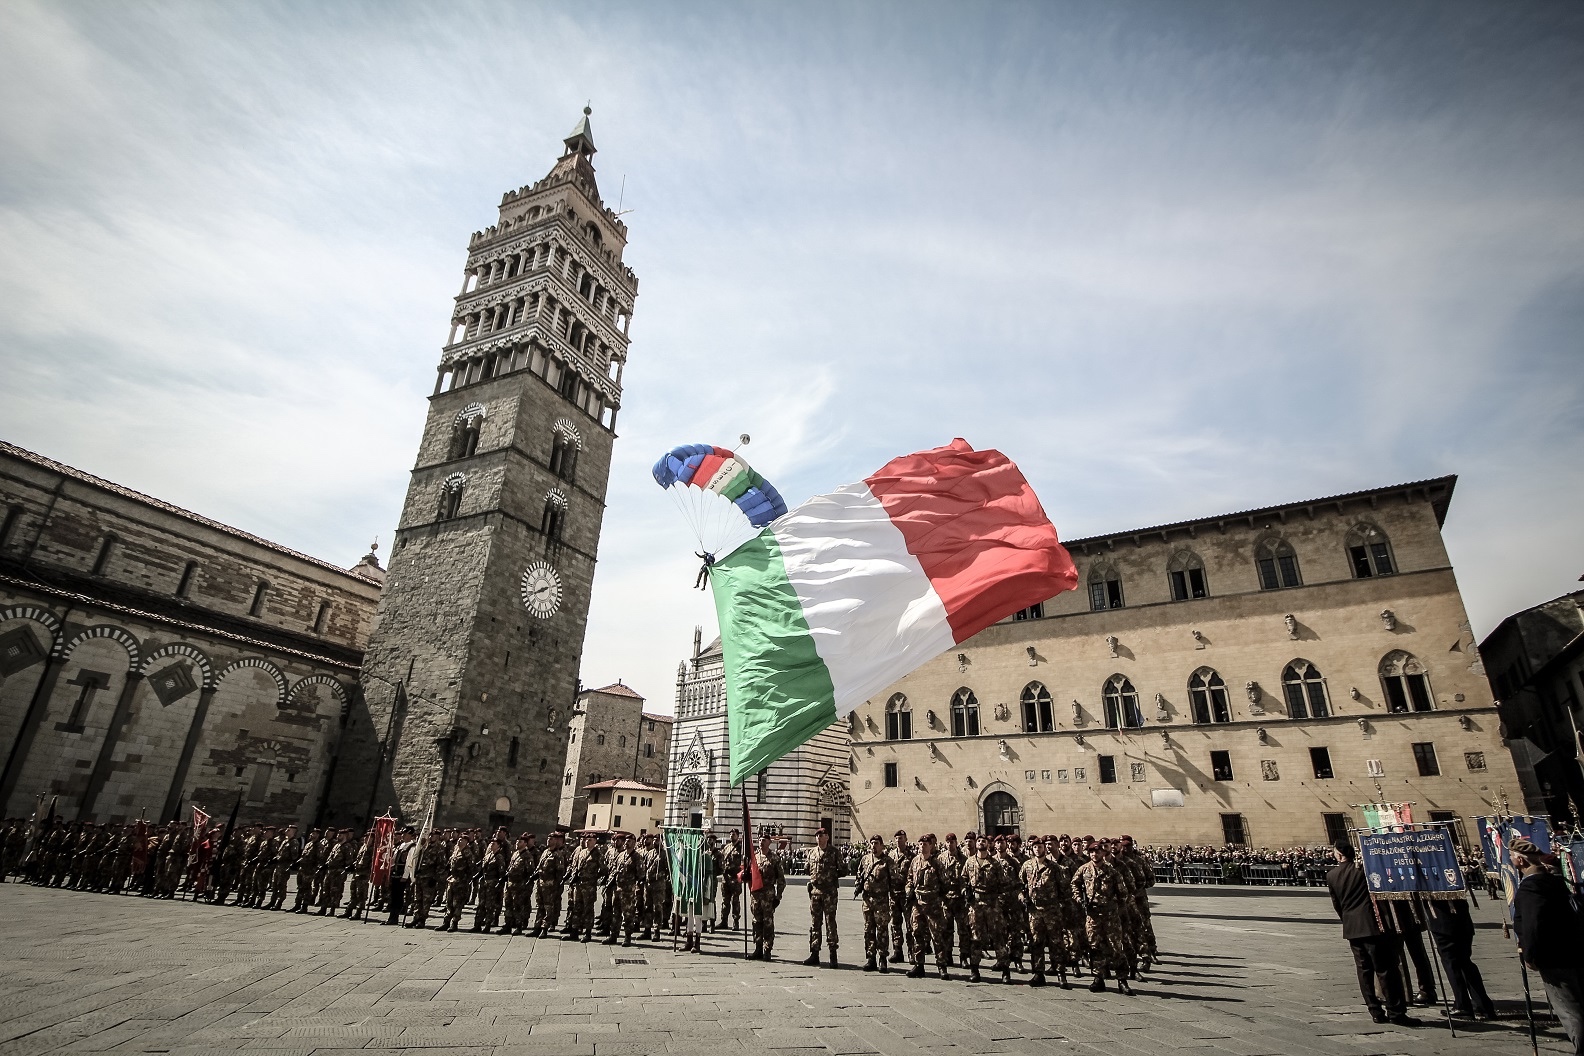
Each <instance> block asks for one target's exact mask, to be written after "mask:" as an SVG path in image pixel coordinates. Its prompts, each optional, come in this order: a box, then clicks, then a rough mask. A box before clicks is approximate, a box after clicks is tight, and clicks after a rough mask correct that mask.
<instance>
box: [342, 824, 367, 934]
mask: <svg viewBox="0 0 1584 1056" xmlns="http://www.w3.org/2000/svg"><path fill="white" fill-rule="evenodd" d="M373 869H374V840H373V839H372V838H369V837H365V838H364V840H363V843H362V845H361V846H359V847H358V849H357V854H356V855H354V856H353V858H352V871H351V873H349V874H348V875H349V876H350V877H351V880H352V895H351V897H350V898H348V899H347V910H346V915H347V918H348V919H349V920H350V919H351V918H352V917H357V919H359V920H362V919H363V914H364V912H365V911H367V909H368V896H369V874H370V873H371V872H372V871H373Z"/></svg>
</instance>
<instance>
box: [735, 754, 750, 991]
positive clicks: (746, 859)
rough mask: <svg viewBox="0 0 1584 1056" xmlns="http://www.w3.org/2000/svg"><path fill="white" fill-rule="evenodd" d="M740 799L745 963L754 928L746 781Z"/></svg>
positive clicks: (740, 888) (740, 887) (740, 885)
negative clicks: (741, 810) (746, 924)
mask: <svg viewBox="0 0 1584 1056" xmlns="http://www.w3.org/2000/svg"><path fill="white" fill-rule="evenodd" d="M742 799H743V861H742V869H741V871H739V872H738V874H737V880H738V885H737V891H738V895H737V897H738V898H740V899H742V900H743V902H745V903H746V905H744V906H743V916H745V917H747V918H748V927H747V928H744V929H743V932H742V940H743V960H745V961H746V960H747V959H748V931H749V928H752V927H753V926H754V924H753V891H752V890H745V888H750V887H751V884H750V881H751V879H752V877H753V853H754V849H753V848H754V844H753V819H751V818H750V817H749V816H748V783H747V782H746V781H744V782H743V784H742Z"/></svg>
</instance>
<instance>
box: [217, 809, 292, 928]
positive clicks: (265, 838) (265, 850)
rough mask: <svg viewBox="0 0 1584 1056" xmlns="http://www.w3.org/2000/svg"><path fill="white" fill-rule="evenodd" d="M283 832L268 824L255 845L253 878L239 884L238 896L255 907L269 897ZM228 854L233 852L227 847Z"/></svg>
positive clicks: (244, 902) (245, 903)
mask: <svg viewBox="0 0 1584 1056" xmlns="http://www.w3.org/2000/svg"><path fill="white" fill-rule="evenodd" d="M280 837H281V833H280V832H277V831H276V829H275V826H273V825H266V826H265V827H264V831H263V832H261V833H260V834H259V838H258V842H257V843H256V844H255V845H254V847H253V879H252V881H251V882H250V883H249V884H248V885H247V886H245V887H244V886H243V885H242V884H240V883H238V885H237V898H238V899H241V900H243V904H244V905H248V906H252V907H254V908H255V909H256V908H258V907H259V906H262V905H263V904H264V900H265V899H267V898H268V897H269V886H270V878H271V877H273V876H274V875H275V859H276V857H277V856H278V855H279V854H280V846H281V839H280ZM226 853H227V854H229V853H231V852H230V849H229V848H227V851H226Z"/></svg>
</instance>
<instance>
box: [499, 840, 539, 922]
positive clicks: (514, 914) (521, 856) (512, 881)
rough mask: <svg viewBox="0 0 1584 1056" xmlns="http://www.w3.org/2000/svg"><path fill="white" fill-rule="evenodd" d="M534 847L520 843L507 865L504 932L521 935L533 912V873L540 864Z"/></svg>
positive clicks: (503, 894)
mask: <svg viewBox="0 0 1584 1056" xmlns="http://www.w3.org/2000/svg"><path fill="white" fill-rule="evenodd" d="M537 859H538V855H537V854H536V853H535V849H534V848H533V847H530V846H528V845H527V844H523V843H519V844H518V845H517V849H516V850H514V851H512V856H511V859H510V860H509V861H508V862H507V863H506V886H505V889H504V891H503V892H502V896H501V897H502V902H503V904H504V905H503V908H504V909H505V911H506V923H505V925H504V926H503V927H502V929H501V930H502V931H510V932H512V933H513V934H516V935H521V934H522V933H523V931H524V930H525V929H526V928H527V927H528V925H529V923H530V921H529V917H530V915H531V914H532V912H533V873H534V867H535V866H537V865H538V864H539V863H538V860H537Z"/></svg>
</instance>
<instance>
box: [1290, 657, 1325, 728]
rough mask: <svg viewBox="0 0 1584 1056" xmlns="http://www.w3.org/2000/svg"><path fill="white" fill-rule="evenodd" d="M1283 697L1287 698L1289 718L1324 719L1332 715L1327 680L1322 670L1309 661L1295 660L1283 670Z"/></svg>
mask: <svg viewBox="0 0 1584 1056" xmlns="http://www.w3.org/2000/svg"><path fill="white" fill-rule="evenodd" d="M1282 695H1283V696H1285V697H1286V698H1287V716H1288V717H1289V718H1293V719H1307V718H1310V717H1313V718H1316V719H1323V718H1325V717H1326V716H1327V715H1329V714H1331V705H1330V701H1329V700H1327V699H1326V686H1325V680H1324V679H1322V678H1321V677H1320V669H1319V668H1318V667H1316V666H1314V665H1313V664H1311V663H1310V662H1309V661H1307V660H1294V661H1293V662H1292V663H1290V664H1288V665H1287V666H1286V667H1285V668H1283V669H1282Z"/></svg>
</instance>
